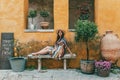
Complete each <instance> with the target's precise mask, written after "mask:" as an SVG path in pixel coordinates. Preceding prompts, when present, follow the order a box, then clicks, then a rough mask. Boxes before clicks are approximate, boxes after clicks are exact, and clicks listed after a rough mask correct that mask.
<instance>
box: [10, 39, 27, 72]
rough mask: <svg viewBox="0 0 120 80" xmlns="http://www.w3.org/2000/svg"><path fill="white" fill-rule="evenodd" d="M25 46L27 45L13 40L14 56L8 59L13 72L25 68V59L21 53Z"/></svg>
mask: <svg viewBox="0 0 120 80" xmlns="http://www.w3.org/2000/svg"><path fill="white" fill-rule="evenodd" d="M25 47H27V45H26V44H22V43H20V42H19V40H15V41H14V57H11V58H10V59H9V61H10V65H11V68H12V70H13V71H14V72H21V71H24V69H25V62H26V59H25V58H24V57H22V55H21V53H22V50H23V49H24V48H25Z"/></svg>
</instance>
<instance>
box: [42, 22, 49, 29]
mask: <svg viewBox="0 0 120 80" xmlns="http://www.w3.org/2000/svg"><path fill="white" fill-rule="evenodd" d="M40 26H41V27H42V29H48V27H49V22H40Z"/></svg>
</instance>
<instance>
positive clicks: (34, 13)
mask: <svg viewBox="0 0 120 80" xmlns="http://www.w3.org/2000/svg"><path fill="white" fill-rule="evenodd" d="M36 16H37V11H36V10H30V11H29V14H28V28H29V29H34V27H35V25H34V23H33V20H34V18H35V17H36Z"/></svg>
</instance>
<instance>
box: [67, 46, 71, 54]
mask: <svg viewBox="0 0 120 80" xmlns="http://www.w3.org/2000/svg"><path fill="white" fill-rule="evenodd" d="M66 48H67V50H68V51H69V53H70V54H71V55H72V51H71V50H70V48H69V47H68V46H67V45H66Z"/></svg>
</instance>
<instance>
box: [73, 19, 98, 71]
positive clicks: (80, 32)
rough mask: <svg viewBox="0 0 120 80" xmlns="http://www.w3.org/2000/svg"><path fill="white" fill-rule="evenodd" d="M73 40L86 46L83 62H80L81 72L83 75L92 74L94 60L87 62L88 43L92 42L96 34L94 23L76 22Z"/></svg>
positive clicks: (86, 21)
mask: <svg viewBox="0 0 120 80" xmlns="http://www.w3.org/2000/svg"><path fill="white" fill-rule="evenodd" d="M75 28H76V29H75V32H76V35H75V40H76V41H80V40H81V41H83V42H84V43H85V45H86V56H87V58H86V59H85V60H81V71H82V72H83V73H94V60H89V44H88V43H89V41H90V40H93V39H94V38H95V37H96V35H97V33H98V29H97V25H96V24H95V23H94V22H90V21H88V20H78V21H77V22H76V24H75Z"/></svg>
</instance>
